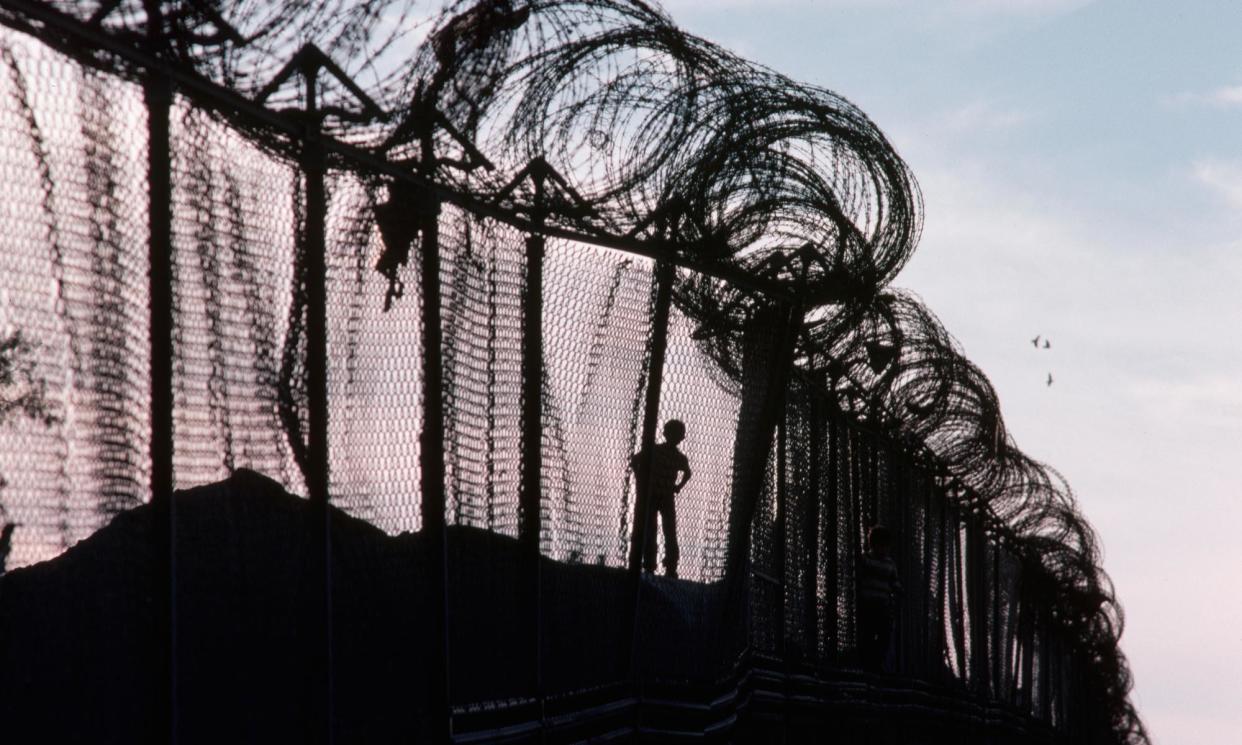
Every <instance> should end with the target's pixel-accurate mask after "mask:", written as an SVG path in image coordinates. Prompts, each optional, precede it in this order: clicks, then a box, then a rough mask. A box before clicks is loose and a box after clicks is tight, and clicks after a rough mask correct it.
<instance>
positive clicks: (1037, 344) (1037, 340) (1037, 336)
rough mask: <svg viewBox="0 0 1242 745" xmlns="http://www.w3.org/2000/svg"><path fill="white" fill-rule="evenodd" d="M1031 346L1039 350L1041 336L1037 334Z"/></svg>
mask: <svg viewBox="0 0 1242 745" xmlns="http://www.w3.org/2000/svg"><path fill="white" fill-rule="evenodd" d="M1031 346H1032V347H1035V348H1036V349H1039V334H1036V335H1035V338H1034V339H1031Z"/></svg>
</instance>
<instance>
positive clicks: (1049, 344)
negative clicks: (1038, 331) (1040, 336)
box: [1044, 339, 1052, 349]
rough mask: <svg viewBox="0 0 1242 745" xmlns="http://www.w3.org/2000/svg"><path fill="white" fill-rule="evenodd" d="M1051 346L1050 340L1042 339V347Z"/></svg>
mask: <svg viewBox="0 0 1242 745" xmlns="http://www.w3.org/2000/svg"><path fill="white" fill-rule="evenodd" d="M1051 346H1052V342H1050V341H1048V340H1047V339H1044V349H1048V348H1049V347H1051Z"/></svg>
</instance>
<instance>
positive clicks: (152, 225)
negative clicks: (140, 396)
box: [144, 71, 178, 743]
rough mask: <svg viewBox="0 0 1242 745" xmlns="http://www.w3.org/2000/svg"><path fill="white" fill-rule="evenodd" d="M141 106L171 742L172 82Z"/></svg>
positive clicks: (162, 717)
mask: <svg viewBox="0 0 1242 745" xmlns="http://www.w3.org/2000/svg"><path fill="white" fill-rule="evenodd" d="M144 92H145V97H146V106H147V189H148V206H147V220H148V223H147V224H148V236H147V260H148V265H149V272H150V273H149V275H148V303H149V308H148V310H149V311H150V327H149V333H150V351H151V361H150V365H151V368H150V373H151V447H150V456H151V502H152V504H153V505H154V506H155V510H156V511H155V519H156V525H157V527H156V530H155V533H154V535H155V551H156V553H155V557H156V558H155V561H156V567H155V576H156V577H157V585H156V587H155V592H154V597H155V598H156V604H155V613H156V614H157V619H158V620H157V621H156V624H155V628H156V629H158V630H159V631H158V634H159V638H158V639H156V640H155V643H157V644H159V645H161V646H162V647H163V649H162V651H160V652H157V653H156V655H155V657H156V659H157V660H159V661H158V662H157V663H156V664H157V670H156V675H157V677H158V678H160V679H162V681H163V683H162V684H161V685H159V686H157V688H156V690H164V691H166V694H165V696H164V698H163V700H161V701H160V702H159V706H158V708H159V711H157V713H156V714H155V731H156V733H157V737H156V739H164V737H165V736H166V737H167V738H168V740H169V742H174V743H175V742H177V706H178V696H177V694H178V686H177V586H176V577H177V522H176V516H177V512H176V503H175V502H174V501H173V499H172V493H173V379H172V378H173V353H174V349H173V287H172V282H173V275H172V157H171V134H170V110H171V107H172V83H171V81H169V79H168V77H167V76H166V75H163V74H161V73H159V72H154V71H153V72H150V73H149V74H148V75H147V79H146V84H145V90H144Z"/></svg>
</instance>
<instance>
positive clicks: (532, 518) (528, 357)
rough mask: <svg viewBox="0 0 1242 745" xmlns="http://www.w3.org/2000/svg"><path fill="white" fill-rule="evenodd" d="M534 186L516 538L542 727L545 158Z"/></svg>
mask: <svg viewBox="0 0 1242 745" xmlns="http://www.w3.org/2000/svg"><path fill="white" fill-rule="evenodd" d="M530 177H531V181H532V183H533V185H534V187H535V194H534V202H533V209H532V214H531V217H532V222H533V226H532V230H531V234H530V235H529V236H528V237H527V238H526V283H525V286H524V287H523V290H522V482H521V492H520V495H519V505H520V512H519V518H520V520H519V523H518V539H519V541H520V542H521V546H522V553H523V554H524V556H525V560H526V562H527V569H528V572H529V575H528V576H529V581H530V582H531V601H532V603H533V606H532V608H531V613H532V615H530V616H529V618H530V620H531V622H532V623H533V624H534V629H533V631H534V633H533V634H532V636H533V639H532V642H533V647H532V649H531V652H532V653H533V655H534V657H533V660H532V661H533V665H532V666H531V670H532V672H533V674H534V680H533V683H534V689H535V698H536V700H537V701H538V706H539V722H540V728H541V730H542V727H543V723H544V719H545V711H544V706H545V698H546V697H545V695H544V693H545V692H544V680H543V586H542V585H543V577H542V566H541V564H542V562H541V561H540V553H539V542H540V536H541V534H542V532H543V260H544V249H545V246H546V239H545V238H544V235H543V226H544V220H545V218H546V215H545V212H544V209H545V206H544V196H545V195H544V187H545V185H546V184H545V181H546V177H547V171H546V169H545V168H544V167H543V164H542V162H541V161H536V163H534V164H532V167H531V169H530Z"/></svg>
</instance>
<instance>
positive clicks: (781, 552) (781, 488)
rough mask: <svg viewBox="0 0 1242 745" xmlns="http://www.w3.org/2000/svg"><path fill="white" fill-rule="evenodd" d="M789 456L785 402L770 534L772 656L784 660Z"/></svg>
mask: <svg viewBox="0 0 1242 745" xmlns="http://www.w3.org/2000/svg"><path fill="white" fill-rule="evenodd" d="M788 457H789V412H788V408H787V407H786V406H783V405H782V406H781V407H780V413H779V414H777V419H776V500H775V501H776V521H775V531H774V532H775V535H773V536H772V544H773V545H772V549H773V551H772V552H773V554H775V557H774V558H775V561H774V562H773V564H775V568H776V572H777V574H776V579H777V580H779V581H780V584H779V585H778V587H777V592H778V593H779V594H778V595H777V603H776V618H775V619H774V623H775V625H776V628H775V629H774V630H775V632H776V656H777V658H778V659H780V660H781V661H783V662H785V663H788V662H789V658H788V651H789V649H788V642H789V640H788V639H786V630H785V616H786V613H787V608H786V603H787V602H788V599H789V598H788V595H789V579H788V572H787V567H786V566H785V563H786V561H787V559H788V557H789V546H788V541H789V529H788V526H786V524H785V523H786V521H787V520H788V518H789V509H788V508H789V504H788V500H789V483H788V480H789V467H788V464H787V463H786V458H788Z"/></svg>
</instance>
